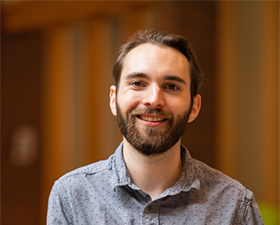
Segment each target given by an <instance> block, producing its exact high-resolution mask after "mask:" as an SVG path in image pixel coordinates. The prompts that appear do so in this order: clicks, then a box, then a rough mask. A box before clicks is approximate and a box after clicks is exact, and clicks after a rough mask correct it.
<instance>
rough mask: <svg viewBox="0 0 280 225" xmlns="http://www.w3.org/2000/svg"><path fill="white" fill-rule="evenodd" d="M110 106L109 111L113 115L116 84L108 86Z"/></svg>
mask: <svg viewBox="0 0 280 225" xmlns="http://www.w3.org/2000/svg"><path fill="white" fill-rule="evenodd" d="M110 108H111V112H112V114H113V115H114V116H116V115H117V109H116V86H114V85H112V86H111V87H110Z"/></svg>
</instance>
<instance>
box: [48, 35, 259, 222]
mask: <svg viewBox="0 0 280 225" xmlns="http://www.w3.org/2000/svg"><path fill="white" fill-rule="evenodd" d="M113 76H114V81H115V85H114V86H112V87H111V88H110V107H111V111H112V113H113V115H115V116H116V117H117V121H118V126H119V129H120V131H121V133H122V135H123V142H122V143H121V144H120V146H119V147H118V148H117V150H116V152H115V153H114V154H113V155H112V156H111V157H110V158H109V159H107V160H105V161H100V162H97V163H94V164H91V165H88V166H86V167H83V168H79V169H77V170H75V171H72V172H70V173H68V174H66V175H64V176H63V177H62V178H60V179H59V180H58V181H57V182H56V183H55V184H54V186H53V189H52V191H51V194H50V198H49V207H48V217H47V223H48V224H79V225H81V224H110V225H111V224H168V225H169V224H192V225H193V224H213V225H217V224H263V221H262V218H261V215H260V213H259V210H258V206H257V204H256V202H255V200H254V197H253V194H252V192H251V191H249V190H247V189H246V188H245V187H243V186H242V185H241V184H240V183H239V182H237V181H235V180H233V179H231V178H229V177H227V176H226V175H224V174H222V173H221V172H219V171H217V170H215V169H213V168H210V167H208V166H207V165H205V164H203V163H202V162H199V161H197V160H195V159H193V158H191V156H190V154H189V152H188V150H187V149H186V148H185V147H184V146H182V145H181V137H182V134H183V132H184V129H185V126H186V124H187V123H189V122H192V121H193V120H194V119H195V118H196V117H197V116H198V114H199V110H200V106H201V97H200V95H199V94H198V89H199V86H200V83H201V81H202V73H201V70H200V67H199V65H198V62H197V60H196V57H195V56H194V53H193V50H192V48H191V47H190V43H189V42H188V40H187V39H185V38H184V37H181V36H178V35H173V34H165V33H162V32H157V31H152V30H146V31H139V32H137V33H136V34H135V35H134V36H133V37H132V39H131V40H130V41H129V42H128V43H126V44H125V45H124V46H123V47H122V49H121V52H120V55H119V57H118V59H117V62H116V63H115V66H114V70H113Z"/></svg>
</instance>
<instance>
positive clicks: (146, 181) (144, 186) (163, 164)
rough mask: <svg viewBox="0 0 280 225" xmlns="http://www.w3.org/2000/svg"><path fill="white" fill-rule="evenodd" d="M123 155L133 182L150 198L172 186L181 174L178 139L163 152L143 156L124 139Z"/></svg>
mask: <svg viewBox="0 0 280 225" xmlns="http://www.w3.org/2000/svg"><path fill="white" fill-rule="evenodd" d="M123 157H124V161H125V164H126V167H127V169H128V172H129V174H130V176H131V178H132V181H133V183H134V184H135V185H136V186H137V187H139V188H140V189H141V190H142V191H144V192H146V193H147V194H149V195H150V197H151V198H152V199H154V198H156V197H157V196H159V195H160V194H161V193H162V192H164V191H165V190H166V189H167V188H169V187H171V186H173V185H174V184H175V183H176V182H177V181H178V179H179V177H180V174H181V167H182V161H181V152H180V141H178V142H177V143H176V144H175V145H174V146H173V147H172V148H171V149H169V150H167V151H166V152H165V153H163V154H160V155H151V156H145V155H143V154H142V153H140V152H139V151H137V150H136V149H134V148H133V147H132V146H131V145H130V144H129V143H128V142H127V141H126V140H125V139H124V145H123Z"/></svg>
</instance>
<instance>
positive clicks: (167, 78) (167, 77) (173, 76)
mask: <svg viewBox="0 0 280 225" xmlns="http://www.w3.org/2000/svg"><path fill="white" fill-rule="evenodd" d="M163 80H170V81H177V82H179V83H182V84H186V81H185V80H183V79H182V78H181V77H178V76H175V75H167V76H165V77H164V78H163Z"/></svg>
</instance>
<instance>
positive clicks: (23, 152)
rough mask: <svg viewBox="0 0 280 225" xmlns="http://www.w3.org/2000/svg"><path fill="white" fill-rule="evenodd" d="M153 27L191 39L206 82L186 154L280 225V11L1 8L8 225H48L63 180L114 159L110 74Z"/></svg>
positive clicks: (144, 6) (40, 4) (69, 4)
mask: <svg viewBox="0 0 280 225" xmlns="http://www.w3.org/2000/svg"><path fill="white" fill-rule="evenodd" d="M145 28H155V29H159V30H163V31H166V32H172V33H177V34H181V35H183V36H186V37H187V38H188V39H189V40H190V41H191V43H192V44H193V46H194V49H195V52H196V54H197V57H198V61H199V62H200V65H201V67H202V70H203V73H204V83H203V86H202V87H201V90H200V94H201V95H202V110H201V112H200V115H199V117H198V118H197V119H196V120H195V121H194V122H193V123H191V124H189V125H188V126H187V128H186V131H185V133H184V136H183V140H182V141H183V144H184V145H185V146H186V147H187V148H188V149H189V150H190V153H191V155H192V156H193V157H194V158H197V159H199V160H201V161H203V162H205V163H207V164H208V165H210V166H212V167H214V168H217V169H219V170H221V171H222V172H224V173H226V174H227V175H229V176H231V177H233V178H235V179H237V180H239V181H240V182H241V183H242V184H243V185H245V186H246V187H247V188H249V189H250V190H252V191H253V192H254V194H255V198H256V200H257V202H258V203H259V206H260V210H261V213H262V215H263V217H264V219H265V224H271V225H272V224H279V3H278V2H277V1H1V53H2V54H1V56H2V57H1V100H2V105H1V106H2V107H1V118H2V119H1V131H2V132H1V223H2V224H3V225H10V224H11V225H15V224H21V225H25V224H26V225H27V224H28V225H32V224H34V225H38V224H45V218H46V209H47V200H48V195H49V192H50V190H51V187H52V185H53V183H54V181H55V180H56V179H58V178H59V177H60V176H62V175H63V174H65V173H66V172H68V171H70V170H73V169H75V168H77V167H80V166H83V165H86V164H89V163H92V162H96V161H98V160H102V159H106V158H107V157H108V156H109V155H110V154H112V153H113V152H114V150H115V149H116V147H117V146H118V144H119V143H120V142H121V140H122V138H121V134H120V133H119V131H118V128H117V123H116V120H115V118H114V116H113V115H111V112H110V109H109V87H110V85H112V84H113V79H112V67H113V64H114V61H115V60H116V56H117V52H118V49H119V46H120V45H121V44H122V43H124V42H125V40H126V38H127V37H128V36H129V35H130V34H132V33H133V32H135V31H136V30H138V29H145Z"/></svg>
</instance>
